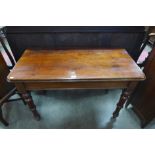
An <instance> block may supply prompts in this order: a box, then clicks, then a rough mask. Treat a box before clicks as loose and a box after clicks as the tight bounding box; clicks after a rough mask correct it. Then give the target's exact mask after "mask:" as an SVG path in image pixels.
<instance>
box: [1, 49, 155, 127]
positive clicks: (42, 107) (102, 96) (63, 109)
mask: <svg viewBox="0 0 155 155" xmlns="http://www.w3.org/2000/svg"><path fill="white" fill-rule="evenodd" d="M147 48H148V47H147ZM0 51H3V49H2V47H0ZM3 54H4V53H3ZM4 55H5V54H4ZM8 63H9V62H8ZM120 93H121V90H119V89H116V90H110V91H109V92H108V93H107V92H106V91H104V90H53V91H36V92H32V96H33V99H34V102H35V104H36V105H37V109H38V111H39V113H40V114H41V117H42V119H41V121H36V120H35V119H34V118H33V116H32V114H31V112H30V110H29V109H28V107H27V106H25V105H24V104H23V103H22V101H15V102H12V103H6V104H5V105H4V106H3V112H4V117H5V119H6V120H7V121H8V122H9V124H10V125H9V126H8V127H4V126H3V125H2V124H1V123H0V128H1V129H5V128H6V129H140V120H139V118H138V117H137V116H136V114H135V113H134V112H133V111H132V107H128V109H125V108H124V109H123V110H122V111H121V112H120V116H119V117H118V118H117V119H116V120H113V119H111V116H112V112H113V111H114V109H115V106H116V103H117V101H118V99H119V97H120ZM14 97H16V96H13V98H14ZM146 128H147V129H153V128H155V120H153V121H152V122H151V123H150V124H149V125H148V126H146Z"/></svg>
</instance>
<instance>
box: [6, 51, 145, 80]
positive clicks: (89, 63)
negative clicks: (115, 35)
mask: <svg viewBox="0 0 155 155" xmlns="http://www.w3.org/2000/svg"><path fill="white" fill-rule="evenodd" d="M8 79H9V80H10V81H14V82H17V81H24V82H25V81H28V82H29V81H35V82H36V81H65V80H67V81H68V80H76V81H80V80H102V81H135V80H137V81H139V80H143V79H144V74H143V73H142V72H141V70H140V69H139V67H138V66H137V65H136V63H135V62H134V61H133V60H132V58H131V57H130V56H129V55H128V53H127V52H126V51H125V50H124V49H113V50H110V49H109V50H103V49H100V50H99V49H96V50H95V49H94V50H37V51H35V50H26V51H25V52H24V54H23V56H22V57H21V58H20V60H19V61H18V62H17V64H16V66H15V67H14V69H13V70H12V72H11V73H10V74H9V76H8Z"/></svg>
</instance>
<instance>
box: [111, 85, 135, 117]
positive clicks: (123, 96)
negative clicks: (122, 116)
mask: <svg viewBox="0 0 155 155" xmlns="http://www.w3.org/2000/svg"><path fill="white" fill-rule="evenodd" d="M136 85H137V82H131V83H129V85H128V87H127V88H126V89H124V90H123V91H122V94H121V97H120V99H119V102H118V103H117V106H116V109H115V111H114V112H113V118H116V117H118V116H119V112H120V110H121V109H122V108H123V106H124V104H125V102H126V101H127V100H128V98H129V96H130V95H131V93H132V92H133V90H134V88H135V87H136Z"/></svg>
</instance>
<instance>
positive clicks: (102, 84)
mask: <svg viewBox="0 0 155 155" xmlns="http://www.w3.org/2000/svg"><path fill="white" fill-rule="evenodd" d="M144 79H145V75H144V73H143V72H142V71H141V69H140V68H139V67H138V66H137V64H136V63H135V62H134V61H133V60H132V58H131V57H130V56H129V55H128V53H127V52H126V50H124V49H91V50H90V49H89V50H88V49H80V50H79V49H78V50H77V49H74V50H73V49H70V50H31V49H27V50H25V52H24V54H23V55H22V57H21V58H20V59H19V61H18V62H17V64H16V65H15V67H14V68H13V70H12V71H11V73H10V74H9V75H8V81H10V82H13V83H14V84H15V86H16V88H17V90H18V91H19V93H21V95H22V97H23V99H24V100H25V102H26V103H27V104H28V106H29V108H30V109H31V111H32V113H33V115H34V117H35V118H36V119H37V120H40V115H39V113H38V112H37V110H36V106H35V104H34V102H33V100H32V97H31V95H30V91H31V90H47V89H62V88H63V89H69V88H70V89H114V88H122V89H123V92H122V95H121V97H120V100H119V102H118V103H117V107H116V109H115V111H114V112H113V118H116V117H117V116H118V115H119V111H120V110H121V108H122V107H123V105H124V103H125V102H126V100H127V99H128V97H129V95H130V94H131V93H132V91H133V90H134V88H135V86H136V85H137V82H138V81H141V80H144Z"/></svg>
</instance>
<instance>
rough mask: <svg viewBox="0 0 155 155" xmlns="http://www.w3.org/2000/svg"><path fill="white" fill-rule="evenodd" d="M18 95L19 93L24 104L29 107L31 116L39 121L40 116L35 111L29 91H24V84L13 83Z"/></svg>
mask: <svg viewBox="0 0 155 155" xmlns="http://www.w3.org/2000/svg"><path fill="white" fill-rule="evenodd" d="M15 85H16V88H17V90H18V93H20V95H21V97H22V99H23V100H24V102H25V103H26V104H27V105H28V106H29V108H30V110H31V111H32V114H33V116H34V118H35V119H36V120H38V121H39V120H40V115H39V113H38V111H37V110H36V106H35V104H34V102H33V99H32V96H31V94H30V92H29V91H27V90H26V88H25V85H24V83H15Z"/></svg>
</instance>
